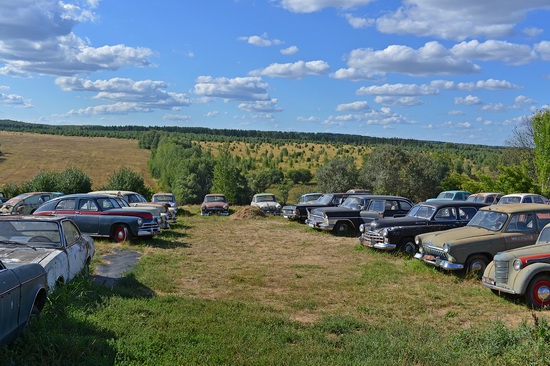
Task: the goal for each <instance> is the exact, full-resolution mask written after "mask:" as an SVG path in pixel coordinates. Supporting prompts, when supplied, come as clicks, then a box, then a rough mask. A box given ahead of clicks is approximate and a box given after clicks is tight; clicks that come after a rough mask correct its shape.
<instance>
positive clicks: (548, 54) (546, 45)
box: [534, 41, 550, 61]
mask: <svg viewBox="0 0 550 366" xmlns="http://www.w3.org/2000/svg"><path fill="white" fill-rule="evenodd" d="M534 48H535V51H537V52H538V53H539V55H540V58H541V59H543V60H544V61H550V41H542V42H539V43H537V44H536V45H535V47H534Z"/></svg>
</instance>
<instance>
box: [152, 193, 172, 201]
mask: <svg viewBox="0 0 550 366" xmlns="http://www.w3.org/2000/svg"><path fill="white" fill-rule="evenodd" d="M153 202H175V200H174V196H172V195H171V194H163V195H156V196H153Z"/></svg>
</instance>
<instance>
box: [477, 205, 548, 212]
mask: <svg viewBox="0 0 550 366" xmlns="http://www.w3.org/2000/svg"><path fill="white" fill-rule="evenodd" d="M481 209H482V210H484V211H497V212H505V213H515V212H525V211H547V212H550V205H541V204H540V203H512V204H506V205H498V204H497V205H491V206H485V207H483V208H481Z"/></svg>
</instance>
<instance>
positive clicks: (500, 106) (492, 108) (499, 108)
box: [481, 103, 510, 112]
mask: <svg viewBox="0 0 550 366" xmlns="http://www.w3.org/2000/svg"><path fill="white" fill-rule="evenodd" d="M508 109H510V107H509V106H507V105H506V104H504V103H487V104H484V105H482V106H481V110H482V111H485V112H504V111H506V110H508Z"/></svg>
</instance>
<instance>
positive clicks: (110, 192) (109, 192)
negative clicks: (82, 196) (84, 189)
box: [89, 189, 139, 195]
mask: <svg viewBox="0 0 550 366" xmlns="http://www.w3.org/2000/svg"><path fill="white" fill-rule="evenodd" d="M89 193H91V194H115V195H116V194H139V193H137V192H133V191H121V190H117V189H107V190H103V191H92V192H89Z"/></svg>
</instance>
